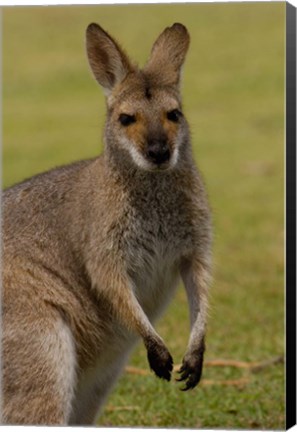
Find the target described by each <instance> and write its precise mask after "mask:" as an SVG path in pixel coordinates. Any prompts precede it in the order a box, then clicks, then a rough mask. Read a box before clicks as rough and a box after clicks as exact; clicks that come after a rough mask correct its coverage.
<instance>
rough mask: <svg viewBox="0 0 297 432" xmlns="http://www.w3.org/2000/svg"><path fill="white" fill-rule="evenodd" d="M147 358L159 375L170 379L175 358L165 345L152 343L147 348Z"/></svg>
mask: <svg viewBox="0 0 297 432" xmlns="http://www.w3.org/2000/svg"><path fill="white" fill-rule="evenodd" d="M147 358H148V361H149V364H150V368H151V369H152V370H153V371H154V372H155V374H156V375H157V377H159V378H162V379H165V380H167V381H170V379H171V372H172V369H173V359H172V357H171V355H170V352H169V351H168V349H167V348H166V347H165V345H158V344H152V345H151V346H150V347H149V348H148V350H147Z"/></svg>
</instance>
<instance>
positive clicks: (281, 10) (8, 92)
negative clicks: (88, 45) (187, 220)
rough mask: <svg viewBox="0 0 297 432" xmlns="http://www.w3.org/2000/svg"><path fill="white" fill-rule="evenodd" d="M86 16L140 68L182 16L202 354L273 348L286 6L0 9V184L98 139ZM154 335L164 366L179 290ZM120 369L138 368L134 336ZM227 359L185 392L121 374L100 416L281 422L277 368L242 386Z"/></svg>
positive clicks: (121, 420) (277, 319)
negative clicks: (205, 223)
mask: <svg viewBox="0 0 297 432" xmlns="http://www.w3.org/2000/svg"><path fill="white" fill-rule="evenodd" d="M92 21H97V22H98V23H100V24H101V25H102V26H103V27H105V28H106V29H107V30H108V31H109V32H110V33H111V34H112V35H114V36H116V37H118V39H119V41H120V42H121V43H122V44H123V46H124V47H125V48H126V50H127V52H128V53H130V54H131V55H132V57H133V58H134V59H135V60H137V61H139V63H140V64H144V62H145V60H146V59H147V57H148V55H149V52H150V49H151V45H152V43H153V41H154V39H155V38H156V37H157V35H158V34H159V33H160V32H161V30H162V29H163V28H164V27H165V26H167V25H169V24H172V23H173V22H176V21H180V22H182V23H184V24H185V25H186V26H187V27H188V29H189V31H190V33H191V39H192V42H191V49H190V51H189V54H188V57H187V62H186V65H185V68H184V74H183V94H184V111H185V113H186V115H187V117H188V119H189V122H190V124H191V129H192V138H193V147H194V154H195V157H196V160H197V163H198V164H199V167H200V168H201V171H202V172H203V175H204V177H205V180H206V183H207V188H208V192H209V197H210V201H211V206H212V209H213V220H214V232H215V242H214V282H213V286H212V289H211V310H210V317H209V324H208V338H207V353H206V360H211V359H218V358H224V359H236V360H240V361H262V360H266V359H269V358H272V357H274V356H277V355H282V354H283V353H284V151H283V141H284V34H285V33H284V22H285V3H262V4H261V3H242V4H236V3H230V4H211V3H210V4H191V5H190V4H188V5H185V4H183V5H170V6H168V5H134V6H131V5H129V6H119V5H117V6H94V7H93V6H92V7H86V6H84V7H39V8H37V7H34V8H31V7H30V8H29V7H28V8H13V9H5V11H4V14H3V25H4V31H3V40H4V42H3V111H4V118H3V130H4V132H3V134H4V146H3V185H4V186H9V185H11V184H13V183H15V182H17V181H20V180H22V179H23V178H25V177H28V176H31V175H33V174H35V173H37V172H40V171H43V170H45V169H49V168H51V167H54V166H57V165H61V164H64V163H68V162H71V161H74V160H76V159H80V158H88V157H91V156H94V155H96V154H98V153H99V152H100V151H101V149H102V144H101V142H102V139H101V137H102V126H103V123H104V118H105V104H104V97H103V94H102V92H101V90H100V89H99V88H98V87H97V85H96V83H95V81H94V80H93V78H92V76H91V74H90V72H89V70H88V64H87V60H86V55H85V51H84V31H85V28H86V26H87V25H88V24H89V23H90V22H92ZM157 328H158V331H159V332H160V334H161V335H162V337H163V338H164V339H165V341H166V343H167V345H168V347H169V349H170V351H171V353H172V355H173V357H174V359H175V362H176V363H179V362H180V361H181V359H182V356H183V354H184V351H185V348H186V344H187V338H188V334H189V328H188V310H187V304H186V297H185V294H184V292H183V289H182V288H180V289H179V291H178V293H177V296H176V298H175V299H174V301H173V303H172V304H171V306H170V308H169V310H168V311H167V313H166V315H165V316H164V318H163V319H162V320H161V321H160V322H159V323H158V326H157ZM130 363H131V364H132V365H134V366H138V367H140V368H146V369H147V368H148V366H147V361H146V353H145V350H144V348H143V346H142V345H140V346H139V347H138V348H137V350H136V351H135V353H134V354H133V356H132V358H131V362H130ZM241 375H242V371H241V370H238V369H237V368H231V367H226V368H223V367H218V368H211V367H206V368H205V370H204V379H205V380H214V381H215V384H213V385H204V386H203V385H201V386H200V387H198V388H197V389H195V390H194V391H192V392H188V393H183V392H180V391H179V389H178V388H179V385H177V384H176V383H175V382H174V381H173V382H171V383H169V384H168V383H164V382H161V381H159V380H157V379H156V378H155V377H154V376H153V375H152V374H149V375H147V376H141V375H131V374H127V373H126V374H124V375H123V376H122V378H121V379H120V381H119V383H118V385H117V387H116V388H115V390H114V392H113V394H112V395H111V397H110V399H109V400H108V402H107V406H106V409H105V411H104V413H103V415H102V417H101V419H100V422H99V423H100V425H103V426H152V427H186V428H224V429H229V428H237V429H238V428H248V429H252V428H255V429H283V428H284V373H283V366H282V365H273V366H270V367H267V368H265V369H263V370H262V371H260V372H258V373H257V374H250V375H249V381H248V382H247V383H246V384H245V385H242V386H223V385H221V384H220V381H221V380H224V379H229V380H230V379H239V378H240V377H241Z"/></svg>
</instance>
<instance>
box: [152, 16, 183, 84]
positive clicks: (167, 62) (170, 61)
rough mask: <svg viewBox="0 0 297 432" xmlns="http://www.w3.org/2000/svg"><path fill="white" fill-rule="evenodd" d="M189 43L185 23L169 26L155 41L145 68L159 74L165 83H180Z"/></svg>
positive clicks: (159, 79) (161, 81) (161, 80)
mask: <svg viewBox="0 0 297 432" xmlns="http://www.w3.org/2000/svg"><path fill="white" fill-rule="evenodd" d="M189 44H190V35H189V33H188V31H187V29H186V27H185V26H184V25H183V24H179V23H175V24H173V25H172V26H171V27H167V28H166V29H165V30H164V31H163V33H161V34H160V36H159V37H158V39H157V40H156V42H155V43H154V45H153V48H152V51H151V56H150V58H149V60H148V62H147V64H146V66H145V68H144V70H145V71H146V72H147V73H148V74H150V75H151V74H153V75H157V77H158V81H159V82H160V83H162V84H163V85H178V84H179V80H180V72H181V67H182V65H183V63H184V61H185V57H186V54H187V51H188V48H189Z"/></svg>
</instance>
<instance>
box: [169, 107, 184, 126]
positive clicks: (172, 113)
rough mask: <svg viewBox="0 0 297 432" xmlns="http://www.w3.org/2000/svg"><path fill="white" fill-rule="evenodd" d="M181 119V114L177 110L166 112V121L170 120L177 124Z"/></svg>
mask: <svg viewBox="0 0 297 432" xmlns="http://www.w3.org/2000/svg"><path fill="white" fill-rule="evenodd" d="M181 117H182V113H181V112H180V111H179V110H178V109H174V110H172V111H168V113H167V118H168V120H170V121H172V122H174V123H177V122H178V121H179V119H180V118H181Z"/></svg>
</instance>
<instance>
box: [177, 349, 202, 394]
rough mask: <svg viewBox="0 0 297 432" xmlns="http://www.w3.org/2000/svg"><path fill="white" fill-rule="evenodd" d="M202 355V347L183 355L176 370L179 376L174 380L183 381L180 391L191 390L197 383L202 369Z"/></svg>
mask: <svg viewBox="0 0 297 432" xmlns="http://www.w3.org/2000/svg"><path fill="white" fill-rule="evenodd" d="M203 354H204V347H202V348H200V349H199V350H197V351H195V352H193V353H191V354H190V355H187V354H186V355H185V357H184V359H183V363H182V366H181V368H180V369H179V370H178V373H179V374H181V375H180V377H179V378H177V379H176V381H185V387H183V388H181V390H182V391H187V390H190V389H193V388H194V387H196V385H197V384H198V383H199V381H200V378H201V375H202V368H203Z"/></svg>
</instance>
